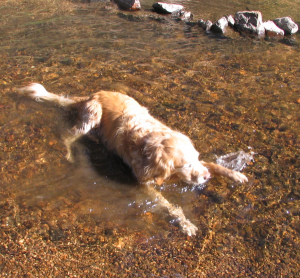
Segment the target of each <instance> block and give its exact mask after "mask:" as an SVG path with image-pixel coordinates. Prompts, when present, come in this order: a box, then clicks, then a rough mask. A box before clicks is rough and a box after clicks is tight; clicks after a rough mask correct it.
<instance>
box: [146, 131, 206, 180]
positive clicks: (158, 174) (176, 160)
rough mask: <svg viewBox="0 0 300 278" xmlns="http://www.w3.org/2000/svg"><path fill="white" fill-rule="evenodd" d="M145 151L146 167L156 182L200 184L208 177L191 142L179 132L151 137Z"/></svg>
mask: <svg viewBox="0 0 300 278" xmlns="http://www.w3.org/2000/svg"><path fill="white" fill-rule="evenodd" d="M157 135H158V134H157ZM149 139H150V138H149ZM145 152H146V154H147V157H148V159H147V160H148V163H147V164H148V166H147V167H146V169H147V170H149V171H151V175H152V177H154V180H155V181H156V183H157V184H162V183H163V182H164V181H167V180H170V181H178V180H182V181H184V182H186V183H189V184H201V183H204V182H206V181H207V180H208V179H209V178H210V173H209V171H208V169H207V168H206V167H204V166H203V165H202V164H201V162H200V161H199V153H198V152H197V151H196V149H195V148H194V146H193V144H192V142H191V141H190V139H189V138H188V137H186V136H185V135H183V134H181V133H178V132H173V133H172V135H171V136H163V137H160V136H156V137H152V138H151V139H150V140H149V141H148V144H147V146H146V148H145Z"/></svg>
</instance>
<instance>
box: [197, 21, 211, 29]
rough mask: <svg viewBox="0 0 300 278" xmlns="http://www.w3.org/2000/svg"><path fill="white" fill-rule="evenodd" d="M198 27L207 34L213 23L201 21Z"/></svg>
mask: <svg viewBox="0 0 300 278" xmlns="http://www.w3.org/2000/svg"><path fill="white" fill-rule="evenodd" d="M198 25H199V26H200V27H202V28H203V29H204V30H205V31H206V32H208V31H209V30H210V28H211V26H212V25H213V23H212V22H211V21H210V20H207V21H204V20H203V19H200V20H199V21H198Z"/></svg>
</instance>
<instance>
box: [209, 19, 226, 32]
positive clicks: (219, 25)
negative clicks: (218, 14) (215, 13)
mask: <svg viewBox="0 0 300 278" xmlns="http://www.w3.org/2000/svg"><path fill="white" fill-rule="evenodd" d="M227 26H228V20H227V18H226V17H225V16H223V17H222V18H220V19H219V20H217V21H216V22H215V23H214V24H213V25H212V26H211V28H210V30H211V31H212V32H215V33H221V34H223V33H225V28H226V27H227Z"/></svg>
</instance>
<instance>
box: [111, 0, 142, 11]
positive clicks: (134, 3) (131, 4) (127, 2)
mask: <svg viewBox="0 0 300 278" xmlns="http://www.w3.org/2000/svg"><path fill="white" fill-rule="evenodd" d="M114 2H115V3H116V4H117V5H118V7H119V8H120V9H122V10H131V11H136V10H140V9H141V3H140V0H114Z"/></svg>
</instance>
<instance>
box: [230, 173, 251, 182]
mask: <svg viewBox="0 0 300 278" xmlns="http://www.w3.org/2000/svg"><path fill="white" fill-rule="evenodd" d="M232 179H233V180H234V181H236V182H240V183H243V182H247V181H248V178H247V177H246V176H245V175H244V174H242V173H240V172H237V171H232Z"/></svg>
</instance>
